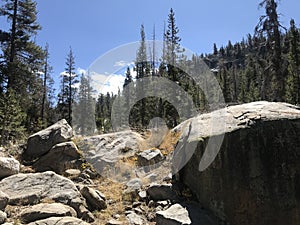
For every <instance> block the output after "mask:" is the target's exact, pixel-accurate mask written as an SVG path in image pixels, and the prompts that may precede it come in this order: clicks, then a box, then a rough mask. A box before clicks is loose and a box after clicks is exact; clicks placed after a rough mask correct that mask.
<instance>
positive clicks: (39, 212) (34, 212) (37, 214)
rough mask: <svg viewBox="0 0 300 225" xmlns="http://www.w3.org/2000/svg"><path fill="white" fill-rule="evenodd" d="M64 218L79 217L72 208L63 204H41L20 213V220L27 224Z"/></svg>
mask: <svg viewBox="0 0 300 225" xmlns="http://www.w3.org/2000/svg"><path fill="white" fill-rule="evenodd" d="M64 216H71V217H77V213H76V211H75V210H74V209H73V208H72V207H70V206H67V205H64V204H61V203H51V204H47V203H41V204H38V205H34V206H31V207H30V208H27V209H25V210H23V211H22V212H21V213H20V219H21V221H23V222H25V223H30V222H34V221H37V220H42V219H47V218H49V217H64Z"/></svg>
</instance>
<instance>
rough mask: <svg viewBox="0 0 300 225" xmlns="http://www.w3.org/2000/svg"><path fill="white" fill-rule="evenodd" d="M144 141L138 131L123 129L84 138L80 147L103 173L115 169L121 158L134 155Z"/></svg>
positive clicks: (87, 158)
mask: <svg viewBox="0 0 300 225" xmlns="http://www.w3.org/2000/svg"><path fill="white" fill-rule="evenodd" d="M143 141H144V139H143V138H142V136H141V135H140V134H138V133H136V132H133V131H122V132H116V133H111V134H103V135H97V136H92V137H87V138H84V139H83V141H82V142H80V143H79V144H78V147H79V148H80V150H82V151H83V153H84V157H85V159H86V160H87V161H88V162H89V163H91V164H92V165H93V167H94V168H95V169H96V170H97V172H98V173H99V174H103V172H104V170H109V169H114V167H115V164H116V163H117V162H119V161H120V160H121V159H123V158H127V157H131V156H134V155H135V154H136V153H137V152H138V151H140V144H141V143H142V142H143ZM108 176H110V175H108Z"/></svg>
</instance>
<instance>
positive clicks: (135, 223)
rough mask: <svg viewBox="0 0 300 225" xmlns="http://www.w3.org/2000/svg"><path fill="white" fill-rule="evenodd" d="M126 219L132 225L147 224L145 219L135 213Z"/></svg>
mask: <svg viewBox="0 0 300 225" xmlns="http://www.w3.org/2000/svg"><path fill="white" fill-rule="evenodd" d="M126 217H127V219H128V221H129V224H130V225H144V224H145V220H144V219H143V217H141V216H139V215H137V214H136V213H134V212H132V213H130V214H128V215H127V216H126Z"/></svg>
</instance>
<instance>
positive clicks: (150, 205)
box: [148, 200, 155, 208]
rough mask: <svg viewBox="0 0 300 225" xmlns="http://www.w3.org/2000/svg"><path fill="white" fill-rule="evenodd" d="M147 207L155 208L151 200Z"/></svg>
mask: <svg viewBox="0 0 300 225" xmlns="http://www.w3.org/2000/svg"><path fill="white" fill-rule="evenodd" d="M148 207H149V208H153V207H155V202H154V201H153V200H150V201H149V203H148Z"/></svg>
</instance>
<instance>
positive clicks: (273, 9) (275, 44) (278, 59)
mask: <svg viewBox="0 0 300 225" xmlns="http://www.w3.org/2000/svg"><path fill="white" fill-rule="evenodd" d="M259 6H260V7H264V8H265V10H266V15H263V16H261V17H260V20H259V23H258V25H257V26H256V28H255V32H256V35H258V36H262V35H264V34H265V35H266V37H267V43H266V45H267V47H268V52H269V53H270V55H269V58H268V66H267V68H268V70H269V74H267V75H266V76H270V77H265V79H264V80H265V82H266V81H268V80H269V81H272V84H269V82H267V84H266V87H265V88H267V89H269V88H272V90H273V94H272V96H271V97H272V100H275V101H283V100H284V88H285V76H284V68H283V67H282V65H283V59H282V49H281V33H280V28H281V27H282V26H281V24H280V23H279V19H278V13H277V2H276V1H275V0H263V1H262V2H261V3H260V4H259Z"/></svg>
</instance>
